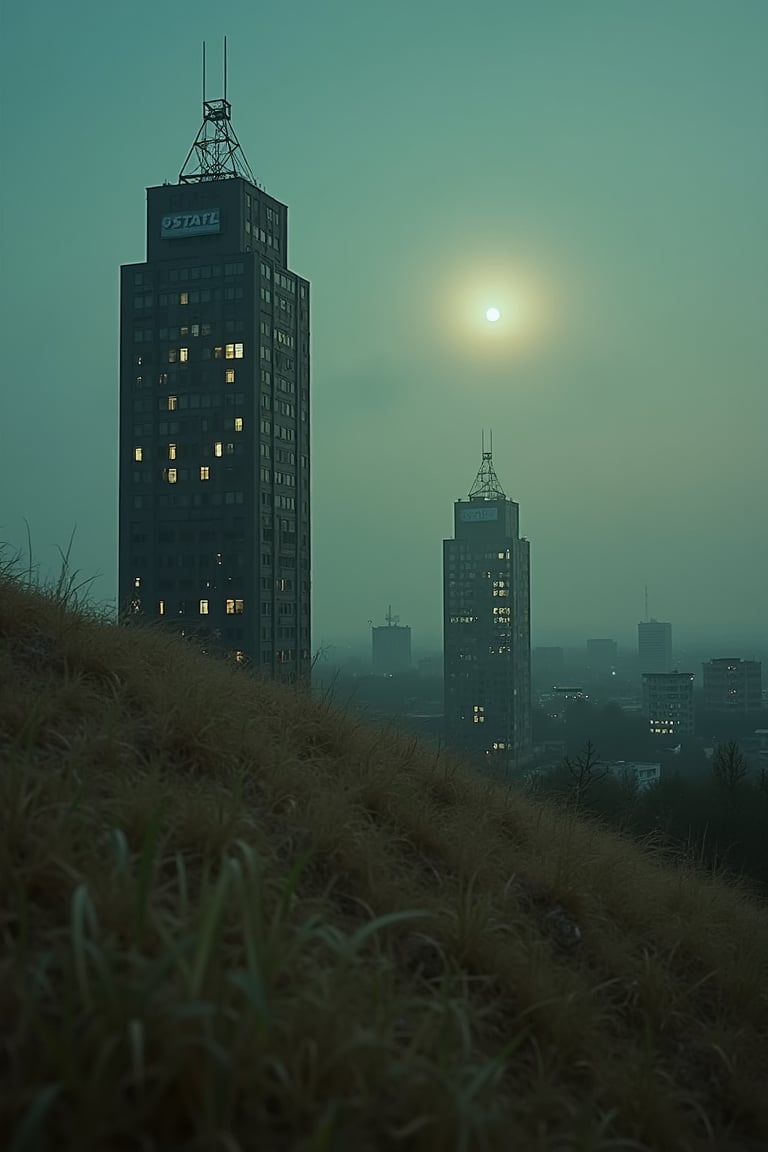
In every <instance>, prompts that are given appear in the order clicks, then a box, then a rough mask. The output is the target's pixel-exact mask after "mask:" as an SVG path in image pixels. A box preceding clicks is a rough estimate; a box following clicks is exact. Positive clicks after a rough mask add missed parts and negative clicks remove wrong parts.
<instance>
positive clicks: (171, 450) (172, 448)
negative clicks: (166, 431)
mask: <svg viewBox="0 0 768 1152" xmlns="http://www.w3.org/2000/svg"><path fill="white" fill-rule="evenodd" d="M168 459H169V460H175V459H176V445H175V444H169V445H168Z"/></svg>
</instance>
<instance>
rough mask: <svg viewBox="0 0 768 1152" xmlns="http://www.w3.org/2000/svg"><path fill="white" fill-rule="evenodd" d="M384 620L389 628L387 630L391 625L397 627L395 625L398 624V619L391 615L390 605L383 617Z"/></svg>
mask: <svg viewBox="0 0 768 1152" xmlns="http://www.w3.org/2000/svg"><path fill="white" fill-rule="evenodd" d="M384 619H385V620H386V622H387V627H389V628H391V627H392V626H393V625H394V626H395V627H397V625H398V624H399V623H400V617H399V616H393V615H392V605H391V604H390V605H389V608H388V609H387V614H386V616H385V617H384Z"/></svg>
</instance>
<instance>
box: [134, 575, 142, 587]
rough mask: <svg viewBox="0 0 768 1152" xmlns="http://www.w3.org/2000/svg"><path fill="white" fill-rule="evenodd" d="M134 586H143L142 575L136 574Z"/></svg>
mask: <svg viewBox="0 0 768 1152" xmlns="http://www.w3.org/2000/svg"><path fill="white" fill-rule="evenodd" d="M133 586H134V588H141V576H134V578H133Z"/></svg>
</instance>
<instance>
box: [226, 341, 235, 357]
mask: <svg viewBox="0 0 768 1152" xmlns="http://www.w3.org/2000/svg"><path fill="white" fill-rule="evenodd" d="M224 355H225V356H226V358H227V360H234V358H235V346H234V344H227V345H226V346H225V351H224Z"/></svg>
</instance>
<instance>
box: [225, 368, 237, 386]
mask: <svg viewBox="0 0 768 1152" xmlns="http://www.w3.org/2000/svg"><path fill="white" fill-rule="evenodd" d="M224 378H225V380H226V382H227V384H234V382H235V370H234V368H227V369H226V374H225V377H224Z"/></svg>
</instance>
